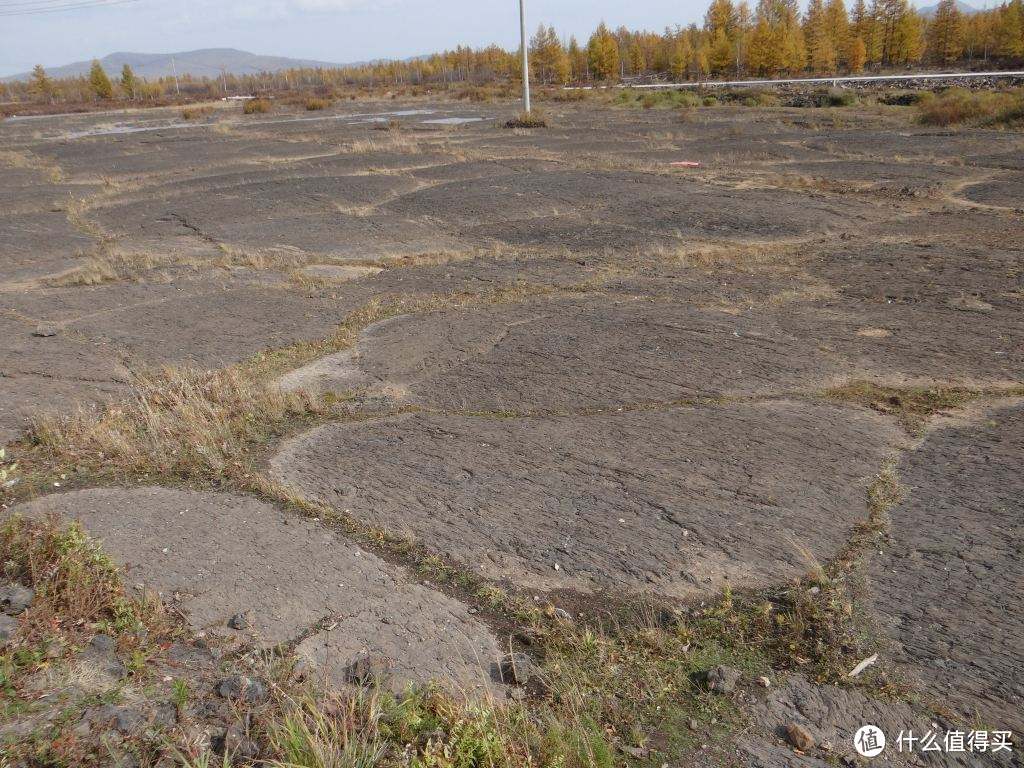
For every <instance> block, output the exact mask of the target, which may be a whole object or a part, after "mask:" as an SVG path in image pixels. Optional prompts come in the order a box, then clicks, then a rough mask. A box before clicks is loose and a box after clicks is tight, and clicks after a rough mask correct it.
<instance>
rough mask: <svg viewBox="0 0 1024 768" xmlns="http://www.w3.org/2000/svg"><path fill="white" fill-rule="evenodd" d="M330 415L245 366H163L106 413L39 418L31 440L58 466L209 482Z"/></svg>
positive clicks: (311, 400) (239, 468)
mask: <svg viewBox="0 0 1024 768" xmlns="http://www.w3.org/2000/svg"><path fill="white" fill-rule="evenodd" d="M324 410H325V406H324V405H323V403H322V402H321V401H320V400H319V399H318V398H315V397H313V396H311V395H309V394H306V393H303V392H282V391H281V390H280V389H278V388H277V387H274V386H271V385H267V384H263V383H260V382H258V381H255V380H253V379H252V378H251V377H249V376H247V375H246V373H245V371H243V370H242V369H240V368H229V369H226V370H223V371H213V372H206V371H198V370H194V369H174V368H164V369H161V370H159V371H156V372H150V373H143V374H140V375H138V376H137V377H136V379H135V381H134V382H133V386H132V390H131V393H130V394H129V396H128V397H126V398H125V399H123V400H121V401H119V402H116V403H111V404H109V405H107V406H106V407H105V408H102V409H99V410H87V409H79V410H77V411H75V412H73V413H70V414H60V415H51V416H44V417H41V418H39V419H37V420H36V421H35V423H34V424H33V425H32V429H31V432H30V438H29V439H30V444H31V446H32V447H33V448H35V449H36V454H37V455H36V456H35V457H33V458H35V459H39V458H42V459H44V460H45V461H46V463H49V464H51V465H55V466H76V467H81V468H89V469H91V470H93V471H95V472H104V473H110V472H115V473H117V474H133V475H138V474H157V475H165V476H166V475H171V476H177V477H184V478H194V479H203V480H210V479H216V478H225V477H231V476H235V475H239V474H240V473H244V472H246V471H247V470H248V461H247V456H248V452H249V449H250V448H251V446H252V445H253V444H254V443H258V442H259V443H261V442H263V441H265V440H267V439H268V438H270V437H271V436H273V435H274V434H275V433H276V432H277V431H278V430H279V429H281V428H282V427H283V426H284V425H285V424H287V423H289V422H290V421H292V420H293V419H296V418H299V417H303V416H308V415H311V414H319V413H322V412H324Z"/></svg>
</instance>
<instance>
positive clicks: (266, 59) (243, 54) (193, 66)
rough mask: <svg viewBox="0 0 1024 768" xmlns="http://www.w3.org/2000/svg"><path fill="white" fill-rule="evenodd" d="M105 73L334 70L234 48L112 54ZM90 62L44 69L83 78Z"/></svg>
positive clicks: (156, 74)
mask: <svg viewBox="0 0 1024 768" xmlns="http://www.w3.org/2000/svg"><path fill="white" fill-rule="evenodd" d="M100 63H101V64H102V65H103V68H104V69H105V70H106V71H107V72H108V73H116V72H120V71H121V68H122V67H123V66H124V65H125V64H128V65H129V66H131V68H132V69H133V70H134V71H135V74H137V75H139V76H140V77H145V78H159V77H167V76H169V75H172V74H174V71H175V70H177V73H178V74H179V75H185V74H190V75H194V76H196V77H203V76H206V77H216V76H217V75H219V74H220V73H221V71H225V72H227V73H228V74H233V75H251V74H255V73H257V72H277V71H279V70H282V69H291V68H295V67H336V66H339V65H338V64H331V63H329V62H324V61H313V60H308V59H291V58H287V57H284V56H261V55H259V54H255V53H249V52H248V51H239V50H236V49H234V48H206V49H202V50H198V51H184V52H181V53H125V52H119V53H112V54H110V55H109V56H104V57H103V58H102V59H100ZM91 65H92V62H91V61H78V62H75V63H73V64H66V65H64V66H62V67H47V70H46V71H47V72H48V73H49V74H50V76H51V77H56V78H61V77H77V76H79V75H85V74H87V73H88V71H89V67H90V66H91ZM27 77H28V73H27V72H26V73H23V74H20V75H14V76H13V77H11V78H6V79H9V80H24V79H25V78H27Z"/></svg>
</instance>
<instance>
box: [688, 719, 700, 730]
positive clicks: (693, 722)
mask: <svg viewBox="0 0 1024 768" xmlns="http://www.w3.org/2000/svg"><path fill="white" fill-rule="evenodd" d="M687 725H688V726H689V728H690V730H691V731H696V730H697V729H698V728H700V723H698V722H697V721H696V720H695V719H694V718H692V717H691V718H690V722H688V723H687Z"/></svg>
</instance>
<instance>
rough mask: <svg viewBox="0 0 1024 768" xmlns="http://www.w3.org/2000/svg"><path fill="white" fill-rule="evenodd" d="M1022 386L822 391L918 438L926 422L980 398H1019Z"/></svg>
mask: <svg viewBox="0 0 1024 768" xmlns="http://www.w3.org/2000/svg"><path fill="white" fill-rule="evenodd" d="M1022 396H1024V386H1016V387H1004V388H987V389H970V388H967V387H942V386H935V387H900V388H897V387H886V386H881V385H878V384H874V383H872V382H869V381H854V382H850V383H849V384H846V385H845V386H842V387H835V388H833V389H830V390H828V391H826V392H825V397H827V398H829V399H832V400H841V401H843V402H848V403H856V404H858V405H863V406H866V407H868V408H871V409H873V410H875V411H878V412H879V413H887V414H891V415H892V416H894V417H895V418H896V420H897V421H898V422H899V423H900V425H901V426H902V427H903V428H904V429H906V430H907V432H909V433H910V434H911V435H920V434H921V433H922V432H923V431H924V428H925V426H926V425H927V423H928V421H929V419H931V418H932V417H933V416H935V415H937V414H940V413H944V412H947V411H951V410H955V409H957V408H962V407H964V406H965V405H967V404H968V403H970V402H971V401H972V400H977V399H979V398H983V397H1022Z"/></svg>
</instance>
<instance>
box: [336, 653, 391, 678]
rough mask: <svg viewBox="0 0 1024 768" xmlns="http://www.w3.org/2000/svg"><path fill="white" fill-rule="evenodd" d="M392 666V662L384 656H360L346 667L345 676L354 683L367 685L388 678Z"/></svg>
mask: <svg viewBox="0 0 1024 768" xmlns="http://www.w3.org/2000/svg"><path fill="white" fill-rule="evenodd" d="M391 668H392V664H391V662H390V661H389V660H388V659H386V658H384V657H383V656H371V655H367V656H360V657H359V658H358V659H356V660H355V661H353V662H352V663H351V664H349V665H348V666H347V667H346V668H345V672H344V677H345V680H346V682H349V683H352V684H353V685H365V684H366V683H371V682H374V681H377V680H382V679H384V678H386V677H387V676H388V674H390V672H391Z"/></svg>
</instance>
